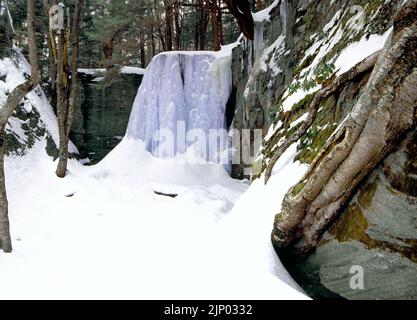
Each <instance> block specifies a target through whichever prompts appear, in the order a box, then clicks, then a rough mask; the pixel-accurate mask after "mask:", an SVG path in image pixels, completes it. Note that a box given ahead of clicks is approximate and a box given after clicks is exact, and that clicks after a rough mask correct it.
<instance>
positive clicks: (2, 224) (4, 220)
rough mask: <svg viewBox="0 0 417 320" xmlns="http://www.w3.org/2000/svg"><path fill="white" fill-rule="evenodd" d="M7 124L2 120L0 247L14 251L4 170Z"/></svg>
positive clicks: (0, 134)
mask: <svg viewBox="0 0 417 320" xmlns="http://www.w3.org/2000/svg"><path fill="white" fill-rule="evenodd" d="M5 134H6V133H5V125H4V123H3V121H2V125H1V127H0V249H3V251H4V252H12V239H11V237H10V223H9V213H8V210H9V209H8V208H9V204H8V202H7V193H6V177H5V172H4V147H5V146H4V144H5Z"/></svg>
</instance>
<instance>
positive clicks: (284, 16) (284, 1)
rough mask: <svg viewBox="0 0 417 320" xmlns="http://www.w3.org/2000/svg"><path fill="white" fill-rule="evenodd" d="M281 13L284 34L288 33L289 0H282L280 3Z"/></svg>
mask: <svg viewBox="0 0 417 320" xmlns="http://www.w3.org/2000/svg"><path fill="white" fill-rule="evenodd" d="M280 15H281V21H282V34H283V35H284V36H286V35H287V29H288V28H287V24H288V21H287V16H288V14H287V0H281V5H280Z"/></svg>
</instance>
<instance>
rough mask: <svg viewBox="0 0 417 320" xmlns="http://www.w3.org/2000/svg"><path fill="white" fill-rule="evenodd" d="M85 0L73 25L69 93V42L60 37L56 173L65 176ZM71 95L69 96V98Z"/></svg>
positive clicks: (78, 6)
mask: <svg viewBox="0 0 417 320" xmlns="http://www.w3.org/2000/svg"><path fill="white" fill-rule="evenodd" d="M83 3H84V0H77V1H76V3H75V12H74V19H73V26H72V48H73V52H72V61H71V90H70V93H69V95H68V88H69V87H68V74H67V63H66V60H67V50H66V48H67V43H66V35H65V33H64V32H62V34H61V35H59V37H58V41H59V42H58V47H59V49H58V50H59V53H58V76H57V78H58V82H57V87H58V90H57V91H58V99H57V100H58V106H57V115H58V127H59V161H58V166H57V170H56V175H57V176H58V177H59V178H64V177H65V175H66V171H67V165H68V158H69V152H68V144H69V139H70V138H69V137H70V133H71V126H72V123H73V120H74V114H75V108H76V105H77V96H78V84H77V82H78V55H79V51H80V16H81V8H82V6H83ZM68 96H69V98H68Z"/></svg>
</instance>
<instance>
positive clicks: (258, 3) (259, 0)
mask: <svg viewBox="0 0 417 320" xmlns="http://www.w3.org/2000/svg"><path fill="white" fill-rule="evenodd" d="M263 9H265V2H264V0H256V10H258V11H261V10H263Z"/></svg>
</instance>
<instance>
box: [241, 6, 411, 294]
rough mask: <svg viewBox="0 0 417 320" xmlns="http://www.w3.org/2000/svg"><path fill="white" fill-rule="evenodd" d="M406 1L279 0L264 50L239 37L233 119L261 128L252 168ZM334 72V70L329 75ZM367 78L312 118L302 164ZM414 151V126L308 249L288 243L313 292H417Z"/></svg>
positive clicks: (383, 32)
mask: <svg viewBox="0 0 417 320" xmlns="http://www.w3.org/2000/svg"><path fill="white" fill-rule="evenodd" d="M284 2H285V4H284ZM401 3H402V1H390V0H387V1H382V0H373V1H338V0H334V1H330V0H328V1H327V0H323V1H306V0H305V1H303V0H300V1H296V0H288V1H282V2H281V4H280V3H278V5H277V6H276V7H275V8H273V9H272V10H271V11H270V19H269V21H264V22H263V23H262V25H263V27H262V28H263V46H262V48H261V50H260V52H261V53H259V44H258V43H256V42H257V41H256V39H255V43H256V45H253V44H252V43H250V42H245V41H244V40H243V41H242V42H241V45H240V47H239V48H237V49H236V52H235V56H234V64H233V76H234V87H235V91H236V113H235V120H234V126H235V127H236V128H238V129H243V128H250V129H262V130H263V131H264V134H265V139H264V143H263V146H262V148H261V150H260V151H259V154H258V156H257V160H256V163H255V164H254V166H256V167H262V168H265V167H266V166H267V164H268V163H269V159H270V158H271V156H272V155H273V154H274V152H275V150H276V149H277V147H278V146H279V144H280V143H282V140H283V139H285V138H286V137H288V136H289V135H291V134H292V133H294V132H295V131H296V130H297V128H298V127H299V126H300V125H301V123H302V119H303V118H302V117H303V115H305V114H306V112H307V110H308V106H309V103H310V102H311V100H312V98H313V97H314V93H315V92H317V90H318V89H319V88H320V86H321V85H325V84H326V83H328V81H331V79H332V78H331V77H332V75H333V74H334V73H337V72H338V69H343V67H346V66H347V65H349V62H350V60H351V59H354V58H355V56H360V54H361V53H362V52H363V51H366V50H368V49H369V47H370V46H371V43H373V44H374V45H377V46H379V47H380V46H381V44H377V43H376V42H373V41H374V40H375V39H380V41H381V43H382V44H383V42H384V41H385V40H384V39H386V37H387V35H388V34H389V30H390V28H391V27H392V25H393V18H394V15H395V12H396V11H397V10H398V8H399V6H400V5H401ZM291 21H292V22H293V23H291ZM257 23H258V24H259V23H260V22H259V21H258V22H257ZM258 27H259V25H258V26H257V28H258ZM378 37H380V38H378ZM378 41H379V40H378ZM364 44H365V45H364ZM256 47H258V49H256ZM255 51H258V55H257V57H255V55H254V54H253V52H255ZM375 51H376V50H375ZM241 57H243V58H241ZM365 57H366V56H364V57H363V58H365ZM356 62H359V61H356ZM416 63H417V62H416ZM352 66H353V65H351V66H350V67H352ZM327 69H329V70H330V72H329V73H328V74H326V72H323V70H327ZM342 71H347V70H344V69H343V70H342ZM323 74H324V75H323ZM338 74H340V73H338ZM369 76H370V73H367V74H363V75H361V76H360V77H357V78H356V79H355V80H354V81H352V82H351V83H349V84H347V85H346V86H344V87H343V88H341V89H340V90H339V91H338V92H337V93H335V94H334V95H332V96H330V97H329V98H327V99H326V100H325V101H323V102H322V103H321V105H320V108H319V112H318V115H317V118H316V120H315V122H314V123H313V125H312V126H311V128H310V129H309V131H308V132H307V133H306V134H305V136H304V137H303V138H302V139H301V140H300V141H299V143H298V154H297V157H296V159H295V160H296V161H300V162H302V163H306V164H310V163H311V162H312V161H313V160H314V158H315V157H316V155H317V154H318V153H319V152H320V150H321V149H322V147H323V145H324V144H325V142H326V141H327V140H328V138H329V137H330V136H331V135H332V134H333V132H334V131H335V130H336V128H337V127H338V126H339V125H340V124H341V122H342V121H343V120H344V119H345V117H346V115H347V114H348V113H349V112H350V111H351V109H352V107H353V105H354V104H355V103H356V102H357V100H358V99H359V97H360V95H361V93H362V92H363V89H364V87H365V84H366V83H367V81H368V79H369ZM300 88H301V89H300ZM302 91H304V93H302ZM300 92H301V93H302V94H301V95H300ZM294 93H295V94H294ZM297 95H299V98H294V96H297ZM416 148H417V140H416V133H415V132H414V133H410V135H409V136H408V137H407V138H406V139H405V141H404V143H403V144H402V145H400V146H398V148H397V150H396V151H395V152H393V153H392V154H391V155H390V156H388V157H387V158H386V159H385V160H384V161H383V163H381V164H380V165H379V167H378V168H377V169H375V170H374V171H373V172H372V173H371V175H370V176H369V177H368V178H367V179H366V181H365V182H363V183H362V185H361V186H360V188H359V189H358V190H357V192H356V194H355V195H354V196H353V197H352V199H351V200H350V203H349V205H348V206H347V208H345V209H344V210H343V212H341V214H340V215H339V216H338V218H337V219H336V221H334V223H333V224H332V226H331V227H330V228H329V229H328V230H327V232H326V233H325V234H324V236H323V237H322V239H321V241H320V243H319V245H318V247H317V249H316V250H315V251H314V252H313V253H312V254H311V255H310V256H308V257H297V256H293V255H291V254H290V252H291V250H288V252H286V253H284V254H282V260H283V262H284V263H285V265H286V266H287V268H288V269H289V271H290V272H291V273H292V275H293V277H294V278H295V279H296V280H297V281H298V283H299V284H300V286H302V287H303V288H304V289H305V290H306V292H308V293H309V294H310V295H312V296H313V297H338V298H347V299H412V298H414V299H415V298H417V289H416V288H417V285H416V284H417V273H416V271H417V270H416V268H417V259H416V257H417V191H416V189H417V188H416V186H417V157H416ZM243 169H244V168H243V167H242V166H235V168H234V171H233V172H234V175H235V176H237V177H240V176H242V175H243ZM258 176H259V174H254V176H253V177H252V178H257V177H258ZM271 223H272V222H271ZM358 266H359V267H360V268H361V269H362V270H363V281H364V283H363V284H364V286H363V289H356V288H352V285H351V280H352V277H354V276H355V274H354V272H352V271H354V270H356V269H355V268H356V267H358Z"/></svg>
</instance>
